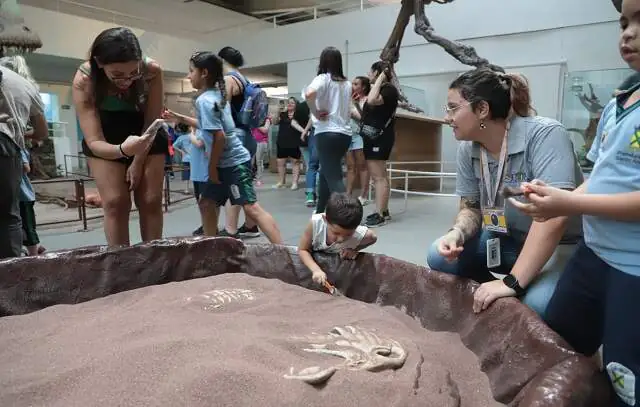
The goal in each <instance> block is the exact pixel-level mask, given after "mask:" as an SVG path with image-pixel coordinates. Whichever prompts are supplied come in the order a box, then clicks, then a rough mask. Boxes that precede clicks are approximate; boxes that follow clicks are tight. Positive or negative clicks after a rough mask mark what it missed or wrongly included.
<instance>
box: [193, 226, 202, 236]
mask: <svg viewBox="0 0 640 407" xmlns="http://www.w3.org/2000/svg"><path fill="white" fill-rule="evenodd" d="M192 234H193V236H202V235H204V229H203V228H202V226H200V227H199V228H198V229H196V230H194V231H193V233H192Z"/></svg>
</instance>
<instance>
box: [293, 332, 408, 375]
mask: <svg viewBox="0 0 640 407" xmlns="http://www.w3.org/2000/svg"><path fill="white" fill-rule="evenodd" d="M293 339H295V340H301V341H308V342H310V343H311V347H310V348H304V349H303V350H304V351H305V352H309V353H316V354H321V355H330V356H337V357H340V358H342V359H344V361H342V362H341V363H339V364H336V365H333V366H329V367H326V368H322V367H319V366H312V367H308V368H305V369H302V370H300V371H298V372H295V370H294V368H293V367H292V368H291V369H290V371H289V373H288V374H285V375H284V378H285V379H296V380H302V381H304V382H306V383H309V384H311V385H319V384H322V383H325V382H326V381H327V380H329V379H330V378H331V376H333V375H334V373H336V372H337V371H338V370H341V369H346V370H367V371H370V372H379V371H382V370H395V369H399V368H401V367H402V366H403V365H404V362H405V361H406V360H407V352H406V351H405V350H404V349H403V348H402V346H401V345H400V344H399V343H398V342H396V341H394V340H391V339H382V338H380V337H378V335H376V334H375V333H374V332H373V331H370V330H366V329H362V328H357V327H353V326H349V325H347V326H344V327H335V328H333V329H332V330H331V331H330V332H329V333H328V334H327V335H310V336H307V337H302V338H293Z"/></svg>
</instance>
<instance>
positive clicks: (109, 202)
mask: <svg viewBox="0 0 640 407" xmlns="http://www.w3.org/2000/svg"><path fill="white" fill-rule="evenodd" d="M127 192H128V191H127ZM101 198H102V210H103V211H104V214H105V216H119V215H123V214H127V213H129V212H130V211H131V197H130V195H129V194H128V193H124V192H123V193H114V194H105V195H103V196H102V197H101Z"/></svg>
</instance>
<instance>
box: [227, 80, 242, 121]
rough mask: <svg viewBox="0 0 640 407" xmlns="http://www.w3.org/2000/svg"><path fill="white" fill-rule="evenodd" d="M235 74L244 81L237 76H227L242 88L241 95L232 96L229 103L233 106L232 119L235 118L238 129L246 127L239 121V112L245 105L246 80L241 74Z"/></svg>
mask: <svg viewBox="0 0 640 407" xmlns="http://www.w3.org/2000/svg"><path fill="white" fill-rule="evenodd" d="M235 73H236V74H237V75H239V76H241V77H242V80H241V79H240V78H238V77H237V76H235V75H232V74H229V75H227V76H230V77H231V78H232V80H233V81H235V83H236V84H237V85H238V86H239V87H240V93H239V94H237V95H235V96H231V100H230V101H229V103H230V104H231V117H233V122H234V123H235V124H236V127H241V128H244V126H242V125H241V124H240V122H239V120H238V112H240V109H242V104H243V103H244V81H245V79H244V76H243V75H242V74H241V73H239V72H235Z"/></svg>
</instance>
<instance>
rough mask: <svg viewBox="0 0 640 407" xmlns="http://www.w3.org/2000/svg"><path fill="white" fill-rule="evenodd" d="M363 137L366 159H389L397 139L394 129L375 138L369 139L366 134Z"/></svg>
mask: <svg viewBox="0 0 640 407" xmlns="http://www.w3.org/2000/svg"><path fill="white" fill-rule="evenodd" d="M362 139H363V143H364V148H363V152H364V158H365V159H366V160H379V161H388V160H389V157H390V156H391V150H393V145H394V143H395V141H396V135H395V132H394V131H389V132H386V133H385V134H383V135H381V136H380V137H378V138H377V139H375V140H369V139H368V138H367V137H365V136H362Z"/></svg>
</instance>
